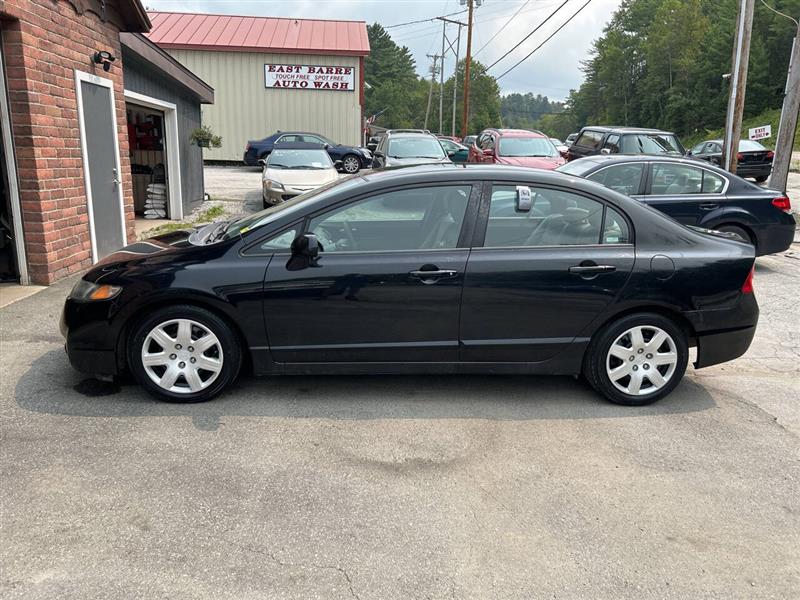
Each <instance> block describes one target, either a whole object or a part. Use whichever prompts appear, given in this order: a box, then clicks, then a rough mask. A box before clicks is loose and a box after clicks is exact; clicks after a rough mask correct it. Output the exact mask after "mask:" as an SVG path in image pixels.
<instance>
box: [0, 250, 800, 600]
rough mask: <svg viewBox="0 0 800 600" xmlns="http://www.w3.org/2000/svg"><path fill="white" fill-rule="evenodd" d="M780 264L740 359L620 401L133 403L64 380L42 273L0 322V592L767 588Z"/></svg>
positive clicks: (781, 515)
mask: <svg viewBox="0 0 800 600" xmlns="http://www.w3.org/2000/svg"><path fill="white" fill-rule="evenodd" d="M798 256H800V247H798V245H797V244H795V245H794V246H793V247H792V249H791V251H790V252H789V253H786V254H782V255H776V256H769V257H763V258H760V259H759V260H758V263H757V264H758V266H757V274H756V281H755V285H756V294H757V297H758V299H759V302H760V304H761V309H762V318H761V322H760V325H759V330H758V333H757V335H756V339H755V341H754V343H753V345H752V346H751V348H750V350H749V352H748V353H747V354H746V355H745V356H744V357H743V358H741V359H739V360H737V361H735V362H733V363H728V364H723V365H720V366H718V367H712V368H709V369H707V370H704V371H699V372H694V371H692V370H691V369H690V371H689V374H688V377H687V379H686V381H684V382H683V383H682V384H681V385H680V386H679V387H678V389H677V390H676V391H675V392H674V393H673V394H672V395H671V396H670V397H668V398H665V399H664V400H662V401H660V402H659V403H657V404H655V405H653V406H650V407H644V408H624V407H620V406H614V405H611V404H608V403H606V402H604V401H602V400H600V399H599V398H598V396H596V395H595V394H594V393H592V392H591V391H590V390H589V389H588V388H587V387H586V386H585V385H583V384H582V383H579V382H576V381H574V380H572V379H570V378H545V377H542V378H539V377H478V376H472V377H447V376H436V377H419V376H414V377H316V378H312V377H306V378H303V377H287V378H282V379H273V380H269V379H261V380H256V379H253V378H251V377H245V378H243V379H241V380H240V381H239V383H238V384H237V385H236V386H235V387H234V388H233V389H232V390H231V391H230V392H228V393H227V394H225V395H224V396H222V397H221V398H219V399H218V400H216V401H214V402H211V403H208V404H194V405H170V404H161V403H156V402H154V401H152V400H151V399H150V398H149V397H148V396H147V395H146V394H145V392H144V391H143V390H142V389H141V388H139V387H138V386H135V385H129V384H123V385H121V386H114V385H109V384H99V383H96V382H93V381H92V380H85V379H83V377H81V376H80V375H78V374H77V373H75V372H74V371H73V370H72V369H71V368H70V367H69V365H68V363H67V359H66V356H65V354H64V352H63V348H62V344H63V341H62V339H61V338H60V336H59V334H58V330H57V321H58V315H59V311H60V310H61V305H62V302H63V298H64V296H65V295H66V293H67V292H68V290H69V288H70V286H71V285H72V283H73V281H72V280H65V281H62V282H60V283H58V284H56V285H54V286H52V287H50V288H48V289H46V290H44V291H42V292H40V293H39V294H37V295H35V296H33V297H32V298H29V299H26V300H23V301H20V302H17V303H15V304H12V305H10V306H8V307H6V308H4V309H0V372H2V373H3V375H2V377H0V398H1V400H0V411H1V412H0V414H2V423H3V425H2V427H3V436H2V446H3V452H2V455H0V465H1V466H2V486H0V502H1V504H2V517H1V518H2V539H3V544H2V546H1V547H0V557H2V558H1V559H0V560H2V563H0V564H2V569H0V573H2V575H1V576H0V595H2V596H3V597H5V598H23V597H24V598H29V597H39V598H63V597H101V596H102V597H120V598H122V597H130V596H131V595H136V596H140V597H165V598H166V597H169V598H181V597H185V598H189V597H192V598H197V597H205V598H226V597H229V598H244V597H252V598H255V597H270V598H301V597H302V598H339V597H341V598H351V597H356V598H362V599H364V598H407V597H420V598H421V597H432V598H441V597H455V598H488V597H505V598H531V597H546V596H557V597H570V598H572V597H587V596H591V597H595V598H625V597H630V598H642V597H658V598H664V597H676V598H682V597H699V596H709V597H715V596H716V597H750V598H758V597H788V596H791V595H792V594H793V593H794V592H795V591H796V590H797V589H798V586H800V563H798V560H797V547H798V546H800V460H798V457H800V408H799V407H798V402H797V399H798V398H799V397H800V377H798V373H799V372H800V363H799V362H798V354H799V352H798V348H800V333H798V329H797V323H798V322H800V304H799V303H798V301H797V297H798V292H800V284H798V281H800V258H798Z"/></svg>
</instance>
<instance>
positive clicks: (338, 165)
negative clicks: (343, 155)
mask: <svg viewBox="0 0 800 600" xmlns="http://www.w3.org/2000/svg"><path fill="white" fill-rule="evenodd" d="M343 164H344V163H343V162H342V161H340V160H337V161H334V163H333V168H334V169H336V170H339V169H341V168H342V165H343Z"/></svg>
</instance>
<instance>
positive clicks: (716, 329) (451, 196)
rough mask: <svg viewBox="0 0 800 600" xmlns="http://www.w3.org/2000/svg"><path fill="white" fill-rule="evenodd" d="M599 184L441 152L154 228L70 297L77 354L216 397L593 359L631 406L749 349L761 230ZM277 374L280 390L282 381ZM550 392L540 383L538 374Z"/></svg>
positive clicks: (69, 320) (590, 375) (590, 363)
mask: <svg viewBox="0 0 800 600" xmlns="http://www.w3.org/2000/svg"><path fill="white" fill-rule="evenodd" d="M731 238H735V236H732V235H730V234H724V233H718V232H707V231H699V230H692V229H688V228H686V227H684V226H683V225H681V224H679V223H677V222H676V221H674V220H672V219H670V218H668V217H666V216H664V215H663V214H662V213H660V212H658V211H655V210H652V209H651V208H649V207H647V206H645V205H644V204H642V203H640V202H636V201H635V200H633V199H631V198H628V197H627V196H624V195H622V194H619V193H617V192H615V191H613V190H610V189H608V188H606V187H603V186H601V185H599V184H596V183H592V182H590V181H586V180H584V179H581V178H576V177H572V176H568V175H564V174H560V173H553V172H545V171H539V170H535V169H525V168H515V167H496V166H474V167H466V168H465V167H459V166H454V165H440V166H434V165H428V166H422V167H411V168H404V169H395V170H387V171H384V172H378V173H374V174H371V175H367V176H364V177H361V176H357V177H351V178H348V179H344V180H340V181H338V182H336V183H333V184H331V185H328V186H326V187H324V188H319V189H317V190H315V191H313V192H309V193H308V194H305V195H304V196H299V197H298V198H296V199H294V200H290V201H288V202H286V203H283V204H280V205H278V206H275V207H272V208H268V209H266V210H264V211H262V212H260V213H257V214H254V215H252V216H249V217H247V218H244V219H240V220H237V221H233V222H221V223H216V224H211V225H207V226H205V227H203V228H200V229H196V230H194V231H191V232H189V231H187V232H176V233H170V234H167V235H163V236H160V237H157V238H153V239H150V240H147V241H143V242H138V243H136V244H133V245H132V246H128V247H126V248H124V249H123V250H120V251H119V252H117V253H116V254H114V255H112V256H109V257H108V258H106V259H104V260H103V261H102V262H100V263H99V264H97V265H96V266H95V267H94V268H93V269H91V270H90V271H89V272H88V273H86V274H85V275H84V276H83V278H82V279H81V280H80V281H79V282H78V283H77V284H76V285H75V288H74V289H73V290H72V293H71V294H70V295H69V297H68V298H67V300H66V304H65V307H64V313H63V319H62V332H63V333H64V335H65V336H66V338H67V344H66V348H67V353H68V355H69V358H70V360H71V362H72V364H73V366H74V367H75V368H77V369H78V370H80V371H84V372H87V373H92V374H98V375H105V376H114V375H117V374H119V373H121V372H122V371H125V370H130V371H132V372H133V374H134V376H135V377H136V379H137V380H138V381H139V382H140V383H141V385H142V386H144V387H145V388H146V389H147V390H149V391H150V392H151V393H153V394H154V395H155V396H157V397H159V398H162V399H165V400H171V401H177V402H194V401H201V400H208V399H210V398H212V397H213V396H215V395H216V394H218V393H219V392H221V391H222V390H223V389H224V388H225V387H226V386H228V385H229V384H230V383H231V382H232V381H233V380H234V378H235V377H236V376H237V374H238V372H239V369H240V367H241V366H242V365H243V364H246V365H248V366H250V367H251V368H252V370H253V371H255V373H256V374H259V375H279V374H304V375H305V374H308V375H310V374H315V373H339V374H358V373H404V374H410V373H451V374H455V373H492V374H512V373H523V374H538V373H550V374H561V375H568V374H573V375H574V374H579V373H583V374H584V375H585V376H586V379H587V380H588V381H589V383H590V384H591V385H592V386H593V387H594V388H595V389H596V390H597V391H598V392H599V393H600V394H602V395H603V396H605V397H606V398H608V399H610V400H612V401H614V402H618V403H622V404H630V405H639V404H646V403H648V402H652V401H654V400H656V399H658V398H661V397H663V396H665V395H666V394H668V393H669V392H670V391H671V390H672V389H673V388H674V387H675V386H676V385H677V384H678V382H679V381H680V379H681V377H682V376H683V374H684V370H685V369H686V365H687V361H688V356H689V347H690V346H697V348H698V350H697V361H696V362H695V367H697V368H700V367H706V366H708V365H713V364H716V363H720V362H723V361H728V360H731V359H734V358H736V357H738V356H740V355H741V354H742V353H744V352H745V350H747V348H748V346H749V345H750V341H751V340H752V338H753V334H754V332H755V328H756V322H757V320H758V305H757V303H756V300H755V297H754V295H753V288H752V269H753V262H754V252H753V247H752V246H751V245H750V244H746V243H743V242H741V241H736V240H735V239H731ZM267 393H268V392H267ZM531 393H532V394H535V388H532V389H531Z"/></svg>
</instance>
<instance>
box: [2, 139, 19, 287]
mask: <svg viewBox="0 0 800 600" xmlns="http://www.w3.org/2000/svg"><path fill="white" fill-rule="evenodd" d="M0 126H2V125H0ZM3 137H4V136H3V135H1V134H0V283H9V282H14V283H16V282H18V281H19V269H18V267H17V251H16V244H15V237H14V216H13V214H12V212H11V187H10V185H9V170H8V168H7V165H6V152H5V150H6V149H5V146H4V142H3Z"/></svg>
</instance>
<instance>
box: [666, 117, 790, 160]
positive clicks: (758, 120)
mask: <svg viewBox="0 0 800 600" xmlns="http://www.w3.org/2000/svg"><path fill="white" fill-rule="evenodd" d="M780 120H781V110H780V109H779V108H776V109H774V110H767V111H765V112H763V113H761V114H759V115H756V116H755V117H749V118H747V119H744V120H742V139H747V130H748V129H750V128H751V127H761V126H762V125H771V126H772V137H769V138H767V139H765V140H759V142H761V143H762V144H764V146H766V147H767V148H769V149H770V150H774V149H775V140H776V138H777V137H778V124H779V123H780ZM724 133H725V130H724V129H723V128H720V129H708V130H704V131H697V132H695V133H693V134H691V135H687V136H686V137H685V138H684V139H682V140H681V141H682V142H683V145H684V147H685V148H686V149H687V150H691V149H692V147H693V146H695V145H696V144H699V143H700V142H702V141H705V140H716V139H722V136H723V135H724ZM792 149H793V150H795V151H800V127H798V128H797V130H796V131H795V134H794V144H793V146H792Z"/></svg>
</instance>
